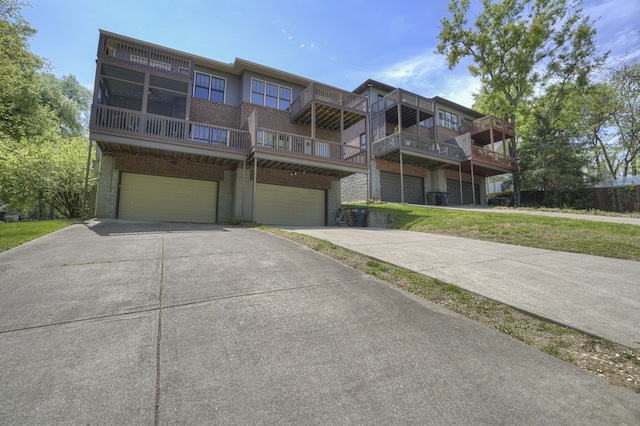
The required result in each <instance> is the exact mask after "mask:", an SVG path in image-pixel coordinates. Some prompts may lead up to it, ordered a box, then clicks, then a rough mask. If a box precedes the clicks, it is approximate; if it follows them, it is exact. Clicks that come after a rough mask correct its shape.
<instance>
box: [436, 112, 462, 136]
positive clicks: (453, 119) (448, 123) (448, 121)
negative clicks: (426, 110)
mask: <svg viewBox="0 0 640 426" xmlns="http://www.w3.org/2000/svg"><path fill="white" fill-rule="evenodd" d="M439 114H440V125H441V126H442V127H446V128H447V129H451V130H455V131H458V116H457V115H456V114H453V113H451V112H449V111H443V110H440V111H439Z"/></svg>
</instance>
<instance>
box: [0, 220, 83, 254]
mask: <svg viewBox="0 0 640 426" xmlns="http://www.w3.org/2000/svg"><path fill="white" fill-rule="evenodd" d="M71 224H73V222H71V221H68V220H63V219H56V220H40V221H34V222H9V223H5V224H3V223H2V222H0V252H3V251H5V250H9V249H10V248H13V247H16V246H19V245H20V244H24V243H26V242H27V241H31V240H34V239H36V238H38V237H41V236H43V235H46V234H49V233H51V232H53V231H57V230H58V229H62V228H65V227H67V226H69V225H71Z"/></svg>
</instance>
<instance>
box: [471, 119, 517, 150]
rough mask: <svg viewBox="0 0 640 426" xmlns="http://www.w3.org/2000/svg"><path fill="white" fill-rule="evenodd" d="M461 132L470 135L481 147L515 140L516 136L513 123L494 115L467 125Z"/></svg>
mask: <svg viewBox="0 0 640 426" xmlns="http://www.w3.org/2000/svg"><path fill="white" fill-rule="evenodd" d="M460 132H461V133H470V134H471V139H473V140H474V141H476V142H477V143H479V144H480V145H489V144H492V143H494V142H496V141H503V140H506V139H513V138H515V136H516V132H515V129H514V127H513V124H512V123H509V122H508V121H506V120H502V119H500V118H497V117H494V116H492V115H487V116H485V117H482V118H479V119H477V120H474V121H470V122H468V123H465V124H464V125H463V126H462V127H461V129H460Z"/></svg>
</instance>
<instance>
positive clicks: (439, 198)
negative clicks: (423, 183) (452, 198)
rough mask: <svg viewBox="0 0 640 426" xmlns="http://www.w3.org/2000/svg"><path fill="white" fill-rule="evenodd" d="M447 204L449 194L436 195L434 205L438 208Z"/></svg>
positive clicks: (439, 193)
mask: <svg viewBox="0 0 640 426" xmlns="http://www.w3.org/2000/svg"><path fill="white" fill-rule="evenodd" d="M448 204H449V193H448V192H438V193H437V195H436V205H438V206H446V205H448Z"/></svg>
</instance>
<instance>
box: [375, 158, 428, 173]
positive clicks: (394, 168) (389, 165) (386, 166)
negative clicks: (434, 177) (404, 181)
mask: <svg viewBox="0 0 640 426" xmlns="http://www.w3.org/2000/svg"><path fill="white" fill-rule="evenodd" d="M376 166H377V168H378V170H380V171H381V172H391V173H400V163H396V162H394V161H387V160H383V159H381V158H379V159H378V160H376ZM402 172H403V174H405V175H409V176H417V177H426V176H427V174H428V173H429V169H425V168H424V167H419V166H414V165H412V164H404V165H403V166H402Z"/></svg>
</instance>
